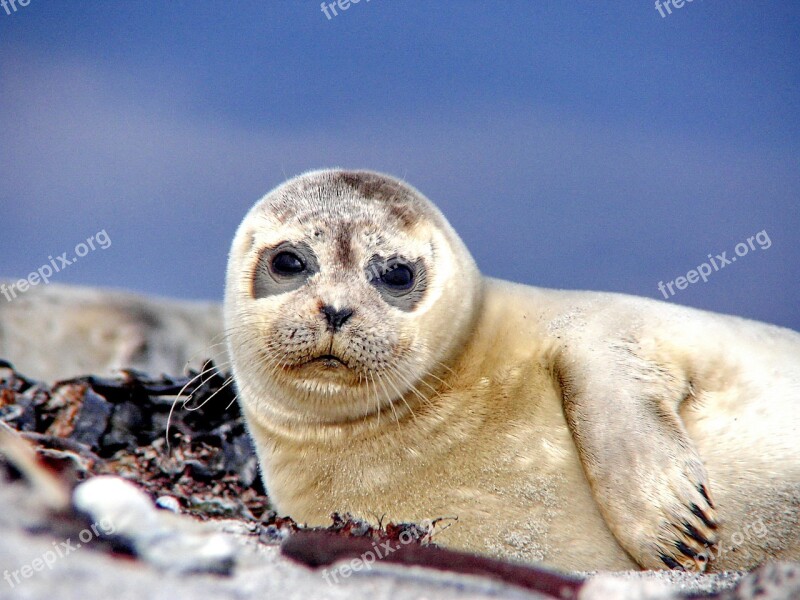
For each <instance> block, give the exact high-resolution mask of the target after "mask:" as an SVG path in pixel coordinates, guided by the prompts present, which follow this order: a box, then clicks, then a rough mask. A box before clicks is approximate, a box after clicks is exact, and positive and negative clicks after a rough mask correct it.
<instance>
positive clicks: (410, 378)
mask: <svg viewBox="0 0 800 600" xmlns="http://www.w3.org/2000/svg"><path fill="white" fill-rule="evenodd" d="M480 288H481V278H480V275H479V273H478V270H477V267H476V266H475V263H474V261H473V259H472V257H471V256H470V254H469V252H468V251H467V249H466V247H465V246H464V245H463V243H462V242H461V240H460V238H459V237H458V235H457V234H455V232H454V231H453V230H452V229H451V227H450V225H449V224H448V223H447V221H446V220H445V219H444V217H443V216H442V215H441V213H439V211H438V210H437V209H436V208H435V207H434V206H433V204H432V203H430V201H428V200H427V199H426V198H425V197H424V196H423V195H422V194H421V193H420V192H418V191H417V190H415V189H414V188H412V187H411V186H409V185H406V184H405V183H403V182H401V181H399V180H397V179H394V178H391V177H388V176H386V175H382V174H378V173H373V172H369V171H344V170H328V171H313V172H310V173H306V174H304V175H301V176H299V177H297V178H295V179H292V180H290V181H288V182H286V183H285V184H283V185H281V186H280V187H278V188H276V189H275V190H273V191H272V192H270V193H269V194H267V195H266V196H265V197H264V198H262V199H261V200H260V201H259V202H258V203H257V204H256V205H255V206H254V207H253V208H252V209H251V211H250V212H249V213H248V215H247V216H246V217H245V219H244V221H243V222H242V224H241V226H240V227H239V229H238V231H237V233H236V236H235V238H234V241H233V245H232V248H231V255H230V260H229V267H228V273H227V285H226V302H225V319H226V326H227V339H228V345H229V348H230V349H231V352H232V355H236V357H237V360H236V361H234V364H233V367H234V375H235V378H236V381H237V384H238V385H239V387H240V392H241V394H240V398H241V399H242V402H243V405H244V407H245V409H246V410H247V411H248V412H249V413H251V414H254V415H255V418H256V419H257V420H258V421H263V422H265V423H266V422H270V423H273V424H274V423H281V424H283V425H288V424H292V423H298V424H299V423H306V424H309V423H339V422H344V421H350V420H354V419H358V418H364V417H366V416H369V415H373V414H379V413H380V412H382V411H385V410H391V411H394V415H395V416H397V415H398V414H399V413H398V411H402V410H404V409H406V408H407V409H409V410H410V409H411V406H410V401H409V399H412V400H413V398H415V397H419V399H420V401H422V400H423V399H424V395H423V394H421V393H417V391H418V389H419V387H420V386H426V387H427V386H431V385H434V384H431V383H430V382H429V381H428V380H429V379H431V378H435V377H436V373H438V372H440V371H441V370H442V369H446V368H447V362H448V361H447V359H448V357H451V356H452V355H453V354H454V352H455V350H456V349H457V348H458V347H459V345H460V344H461V343H462V342H463V340H464V339H465V337H466V336H467V335H468V332H469V328H470V327H469V324H470V323H471V322H472V320H473V319H474V317H475V314H476V308H477V305H478V304H479V301H480ZM241 370H247V373H246V374H244V373H239V372H237V371H241ZM245 375H246V376H245ZM242 386H245V387H247V388H251V389H242ZM255 399H258V400H257V401H256V400H255ZM250 402H254V403H256V404H257V405H253V406H248V403H250Z"/></svg>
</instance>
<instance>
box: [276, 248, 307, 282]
mask: <svg viewBox="0 0 800 600" xmlns="http://www.w3.org/2000/svg"><path fill="white" fill-rule="evenodd" d="M272 270H273V271H274V272H275V273H277V274H278V275H287V276H289V275H297V274H298V273H302V272H303V271H305V270H306V265H305V263H304V262H303V259H302V258H300V257H299V256H298V255H297V254H295V253H294V252H289V251H286V250H284V251H282V252H278V253H277V254H276V255H275V256H274V257H272Z"/></svg>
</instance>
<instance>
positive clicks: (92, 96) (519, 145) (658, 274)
mask: <svg viewBox="0 0 800 600" xmlns="http://www.w3.org/2000/svg"><path fill="white" fill-rule="evenodd" d="M19 2H20V0H16V1H15V2H14V3H13V4H12V0H5V2H4V3H0V4H2V5H3V6H2V7H0V223H2V235H0V277H9V278H14V279H16V278H19V277H26V276H27V275H28V273H30V272H31V271H35V270H36V269H37V268H38V267H39V266H41V265H43V264H46V263H49V258H48V257H50V256H53V257H55V256H57V255H60V254H62V253H63V252H67V253H68V256H70V257H71V256H72V255H74V249H75V247H76V245H78V244H80V243H81V242H84V241H85V240H86V238H89V237H91V236H92V235H94V234H96V233H98V232H100V231H105V232H106V234H107V236H108V238H110V240H111V245H110V246H108V247H107V248H106V249H102V248H99V247H98V249H96V250H94V251H90V252H89V253H87V254H86V256H84V257H82V258H80V259H79V260H78V261H76V262H75V263H74V264H72V265H70V266H69V267H68V268H65V269H64V270H63V271H61V272H59V273H57V274H56V275H54V276H53V278H52V280H53V281H57V282H59V283H73V284H86V285H96V286H104V287H117V288H125V289H130V290H134V291H139V292H144V293H148V294H157V295H161V296H172V297H178V298H193V299H212V300H219V299H221V297H222V289H223V283H224V268H225V263H226V254H227V251H228V246H229V243H230V241H231V238H232V236H233V233H234V230H235V228H236V226H237V225H238V223H239V221H240V220H241V218H242V217H243V216H244V214H245V212H246V211H247V210H248V208H249V207H250V206H251V205H252V204H253V202H255V201H256V200H257V199H258V198H259V197H261V196H262V195H263V194H265V193H266V192H267V191H268V190H269V189H270V188H272V187H273V186H275V185H277V184H279V183H280V182H281V181H283V180H284V179H286V178H287V177H290V176H293V175H296V174H298V173H301V172H302V171H304V170H307V169H312V168H320V167H332V166H342V167H350V168H369V169H375V170H381V171H386V172H388V173H391V174H394V175H397V176H400V177H402V178H404V179H406V180H407V181H408V182H409V183H411V184H412V185H414V186H416V187H417V188H419V189H420V190H421V191H422V192H423V193H425V194H426V195H427V196H428V197H430V198H431V199H432V200H433V201H434V202H435V203H437V204H438V205H439V207H440V208H441V209H442V210H443V212H444V213H445V214H446V215H447V216H448V218H449V219H450V220H451V222H452V223H453V225H454V227H455V228H456V230H457V231H458V232H459V233H460V234H461V236H462V237H463V238H464V239H465V241H466V243H467V245H468V246H469V247H470V248H471V250H472V252H473V253H474V255H475V257H476V259H477V261H478V263H479V265H480V267H481V269H482V270H483V271H484V272H485V273H486V274H489V275H492V276H496V277H501V278H507V279H512V280H516V281H520V282H523V283H527V284H532V285H538V286H545V287H555V288H580V289H595V290H611V291H618V292H626V293H632V294H638V295H642V296H648V297H651V298H661V299H663V294H662V292H660V291H659V290H658V287H657V286H658V283H659V282H660V281H663V282H665V283H666V282H668V281H672V280H674V279H676V278H677V277H678V276H685V275H686V273H687V271H689V270H691V269H694V268H695V267H697V266H698V265H699V264H700V263H702V262H704V261H707V260H708V258H707V256H708V255H709V254H712V255H716V254H719V253H722V252H723V251H725V252H727V256H728V257H729V258H730V257H731V256H733V255H734V247H735V246H736V244H738V243H740V242H746V240H747V238H748V237H752V236H755V235H756V234H757V233H758V232H761V231H766V233H767V235H768V236H769V239H770V241H771V246H770V247H769V248H767V249H761V247H760V246H759V245H758V244H756V245H755V248H756V249H755V250H750V251H749V253H748V254H747V255H746V256H742V257H740V258H738V259H737V262H735V263H732V264H730V265H728V266H726V267H725V268H724V269H722V270H720V271H718V272H714V273H713V274H712V275H711V276H710V278H709V280H708V282H707V283H703V282H702V281H701V282H698V283H695V284H693V285H689V286H688V288H687V289H685V290H682V291H680V290H676V294H675V295H674V296H671V297H670V298H669V300H668V301H669V302H676V303H681V304H687V305H692V306H697V307H702V308H707V309H711V310H716V311H721V312H726V313H733V314H739V315H743V316H747V317H752V318H756V319H761V320H765V321H769V322H772V323H777V324H780V325H785V326H789V327H793V328H795V329H800V311H798V282H800V260H799V259H800V245H799V244H798V241H799V239H800V233H799V232H800V202H798V200H800V4H798V3H797V2H795V1H791V0H787V1H781V2H778V1H775V2H772V1H764V2H759V3H757V4H755V3H753V2H748V1H745V0H741V1H735V0H726V1H725V2H722V1H720V0H694V1H693V2H688V0H687V2H686V3H684V4H683V5H682V6H681V8H676V7H675V6H674V5H673V4H671V3H670V4H669V5H668V10H667V8H665V7H664V6H663V2H662V10H661V11H659V9H658V8H657V7H656V6H654V4H653V3H652V2H650V1H649V0H647V1H644V0H643V1H636V2H633V1H630V0H626V1H617V2H600V1H597V0H593V1H591V2H589V1H576V2H569V3H567V2H563V3H562V2H544V1H535V2H530V1H527V0H526V1H517V2H502V1H496V2H479V1H466V0H457V1H456V0H451V1H445V0H443V1H437V2H423V1H414V2H412V1H399V0H360V2H358V3H356V4H352V3H351V4H349V6H348V4H347V2H346V1H342V3H341V4H339V5H337V4H335V3H334V2H331V3H332V4H333V8H331V7H328V6H326V7H325V8H326V10H323V9H322V7H321V5H320V1H319V0H308V1H306V0H296V1H280V2H277V1H276V2H264V1H252V2H247V1H221V0H218V1H214V2H211V1H192V2H179V1H174V0H173V1H170V2H161V1H158V2H157V1H119V2H105V1H100V0H97V1H93V2H80V1H70V2H56V1H52V0H29V1H28V3H27V5H25V6H21V5H20V3H19ZM351 2H352V0H351ZM678 4H680V2H678ZM342 6H346V7H347V8H346V9H344V10H343V9H342V8H341V7H342ZM334 9H335V10H334ZM662 15H663V16H662ZM762 237H763V236H762ZM0 302H5V300H4V299H3V298H1V297H0Z"/></svg>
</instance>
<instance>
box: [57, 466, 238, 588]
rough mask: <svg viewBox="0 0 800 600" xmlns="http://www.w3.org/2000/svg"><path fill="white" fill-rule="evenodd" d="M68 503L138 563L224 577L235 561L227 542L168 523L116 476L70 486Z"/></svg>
mask: <svg viewBox="0 0 800 600" xmlns="http://www.w3.org/2000/svg"><path fill="white" fill-rule="evenodd" d="M73 504H74V506H75V508H76V509H77V510H79V511H80V512H83V513H85V514H87V515H89V517H90V518H91V519H93V522H94V524H97V525H99V527H98V529H99V531H100V532H101V533H102V534H103V535H104V536H105V537H115V538H119V539H121V540H122V541H123V542H124V543H125V544H126V545H127V546H128V547H130V548H131V549H132V550H133V551H134V552H135V554H136V555H137V556H138V557H139V558H141V559H142V560H144V561H146V562H148V563H150V564H152V565H154V566H155V567H157V568H159V569H162V570H164V571H169V572H173V573H220V574H228V573H230V571H231V569H232V568H233V565H234V562H235V559H236V548H235V546H234V545H233V544H232V543H231V541H230V540H229V539H227V538H226V537H224V536H223V535H222V534H220V533H217V532H216V531H213V530H211V529H209V528H206V527H203V526H202V525H201V524H200V523H197V522H195V521H193V520H191V519H188V518H180V517H176V518H174V519H169V518H166V517H169V516H170V515H169V514H168V513H164V512H159V511H157V510H156V509H155V507H154V506H153V504H152V503H151V502H150V498H148V496H147V495H146V494H145V493H144V492H142V491H141V490H139V489H138V488H137V487H136V486H134V485H133V484H132V483H130V482H128V481H125V480H124V479H121V478H119V477H111V476H100V477H94V478H92V479H90V480H88V481H86V482H85V483H82V484H80V485H79V486H78V487H76V488H75V492H74V493H73Z"/></svg>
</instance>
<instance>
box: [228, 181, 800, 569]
mask: <svg viewBox="0 0 800 600" xmlns="http://www.w3.org/2000/svg"><path fill="white" fill-rule="evenodd" d="M359 177H360V178H362V179H363V180H364V182H362V183H358V182H356V184H353V181H354V178H355V180H357V179H358V178H359ZM384 177H385V176H380V175H375V174H371V173H364V172H361V173H355V174H353V173H348V172H341V171H324V172H313V173H309V174H306V175H304V176H302V177H301V178H297V179H295V180H292V181H290V182H288V183H287V184H285V185H284V186H282V187H281V188H278V189H277V190H276V191H273V192H272V193H271V194H269V195H267V196H266V197H265V198H264V199H262V200H261V201H260V202H259V203H258V204H257V205H256V206H255V207H254V208H253V210H252V211H251V212H250V213H249V214H248V216H247V217H246V218H245V219H244V221H243V223H242V225H241V226H240V228H239V231H238V232H237V234H236V237H235V239H234V242H233V246H232V250H231V256H230V262H229V269H228V279H227V286H226V299H225V319H226V331H227V336H228V345H229V352H230V355H231V359H232V364H233V370H234V375H235V378H236V383H237V386H238V388H239V397H240V402H241V404H242V407H243V409H244V412H245V415H246V417H247V419H248V424H249V428H250V432H251V434H252V436H253V438H254V440H255V443H256V448H257V451H258V454H259V459H260V463H261V466H262V474H263V477H264V481H265V484H266V487H267V489H268V491H269V494H270V497H271V499H272V501H273V503H274V504H275V506H276V508H277V509H278V510H279V511H280V512H282V513H287V514H289V515H291V516H292V517H294V518H295V519H297V520H299V521H301V522H306V523H308V524H311V525H323V524H326V523H328V522H329V515H330V513H332V512H334V511H339V512H342V511H347V512H351V513H353V514H354V515H357V516H360V517H363V518H366V519H369V520H371V521H373V522H376V521H379V520H381V519H383V521H384V522H386V521H388V520H391V521H420V520H424V519H433V518H437V517H457V521H449V522H448V524H449V527H446V528H443V527H439V529H440V530H441V531H439V532H438V533H437V534H435V536H434V539H435V540H436V541H437V542H439V543H441V544H444V545H447V546H451V547H455V548H463V549H468V550H473V551H478V552H485V553H489V554H494V555H500V556H507V557H515V558H520V559H524V560H536V561H542V562H545V563H547V564H549V565H552V566H556V567H561V568H566V569H580V570H593V569H626V568H631V567H634V566H636V565H637V564H638V565H639V566H642V567H651V568H659V567H660V568H665V566H666V565H667V564H670V562H669V561H674V563H676V564H679V565H681V566H682V567H683V568H687V569H698V570H702V569H704V568H705V566H706V560H705V559H706V558H710V562H709V563H708V564H709V567H708V568H709V569H710V570H724V569H739V568H748V567H752V566H754V565H756V564H758V563H759V562H762V561H763V560H765V559H768V558H781V559H794V560H797V559H800V516H799V513H800V335H798V334H797V333H795V332H792V331H789V330H786V329H782V328H778V327H774V326H770V325H766V324H762V323H757V322H753V321H747V320H744V319H740V318H736V317H729V316H722V315H717V314H712V313H707V312H702V311H699V310H694V309H690V308H684V307H680V306H675V305H670V304H666V303H663V302H658V301H653V300H647V299H643V298H636V297H631V296H624V295H618V294H608V293H594V292H570V291H557V290H545V289H539V288H534V287H528V286H523V285H517V284H512V283H508V282H503V281H498V280H493V279H488V278H483V277H481V276H480V275H479V274H478V272H477V269H476V268H475V265H474V262H473V260H472V258H471V257H470V255H469V253H468V251H467V250H466V248H465V247H464V245H463V243H462V242H461V240H460V239H459V238H458V236H457V234H455V232H453V230H452V229H451V228H450V227H449V225H448V224H447V222H446V221H445V220H444V217H442V216H441V214H440V213H439V212H438V211H437V210H436V208H435V207H433V206H432V205H431V204H429V202H428V201H427V200H426V199H425V198H424V197H423V196H422V195H421V194H419V193H418V192H416V191H415V190H413V188H410V187H408V186H406V185H405V184H402V183H400V182H397V181H396V180H393V179H391V178H385V179H384V181H386V182H388V183H387V185H388V186H389V187H388V188H379V189H380V193H377V194H376V195H379V196H382V198H380V199H377V200H376V199H372V198H370V197H369V195H370V194H369V193H366V192H369V191H370V190H373V189H375V187H374V186H375V185H376V183H375V182H376V180H375V179H374V178H378V181H380V178H384ZM343 182H345V183H346V185H345V183H343ZM392 186H395V187H396V198H395V201H405V202H406V203H407V204H408V208H409V210H410V211H412V212H413V213H415V214H417V215H420V218H419V220H417V221H415V220H414V219H411V220H410V221H407V222H401V221H402V219H401V220H400V221H397V220H396V219H395V218H394V217H393V216H392V214H394V213H396V212H397V211H396V210H389V209H387V208H386V205H387V200H386V195H387V194H386V192H387V189H389V190H391V189H392ZM406 196H408V197H407V198H406V200H402V199H403V198H404V197H406ZM398 199H399V200H398ZM364 207H366V208H364ZM309 211H316V212H309ZM371 220H372V221H375V223H373V225H375V226H376V228H377V229H382V230H383V231H385V232H386V233H387V236H386V237H387V238H388V239H384V240H383V241H382V243H385V244H388V245H392V244H395V245H396V247H397V249H398V250H402V249H406V250H407V251H408V252H410V253H411V254H413V256H414V257H418V256H419V257H422V258H423V259H424V260H426V261H429V262H430V264H431V267H432V273H431V274H430V285H429V289H428V292H427V295H426V297H425V298H424V299H423V301H422V303H421V304H420V306H418V307H417V309H416V310H414V311H411V312H408V313H403V311H400V310H398V309H394V308H391V307H388V306H386V305H384V304H382V303H381V302H380V299H379V297H378V296H377V295H376V294H375V293H373V291H372V289H371V288H370V287H369V283H368V282H367V281H366V280H363V270H362V268H361V266H360V265H362V264H363V261H364V260H365V257H367V256H368V255H369V254H370V253H371V252H373V249H372V245H375V244H378V242H376V241H375V239H374V237H370V235H364V236H362V235H361V234H362V233H363V232H364V231H367V230H371V229H370V226H369V223H370V222H371ZM349 221H353V222H355V223H356V227H355V229H353V230H352V231H354V232H355V233H354V234H353V238H352V250H353V252H354V253H355V262H356V264H357V265H359V266H358V267H357V268H353V269H350V270H347V269H341V268H339V267H337V264H336V258H335V256H334V255H333V254H331V253H330V252H329V250H330V247H331V243H332V241H331V240H332V239H333V238H329V237H328V235H329V234H330V236H335V233H336V231H337V227H344V226H345V225H346V224H347V223H348V222H349ZM321 223H324V224H325V225H324V228H325V229H324V231H322V232H321V233H320V231H319V230H318V228H320V227H321ZM315 235H317V236H318V237H319V240H318V241H317V242H315V241H314V236H315ZM336 239H339V238H336ZM285 240H295V241H297V240H306V241H309V243H310V244H311V247H312V249H314V250H315V252H317V253H318V256H319V259H320V273H319V274H317V275H316V276H315V277H317V279H316V280H309V282H308V283H307V284H306V286H304V287H306V288H308V289H303V288H301V289H300V290H297V291H292V292H288V293H285V294H278V295H275V296H271V297H267V298H259V299H254V298H253V297H252V294H251V284H252V278H253V276H254V269H255V261H256V256H257V254H258V252H259V251H260V250H261V249H262V248H264V247H265V246H269V245H273V244H276V243H279V242H281V241H285ZM315 243H316V244H317V245H316V246H315V245H314V244H315ZM308 286H311V287H308ZM317 297H319V298H320V300H322V301H325V302H334V303H337V304H336V305H337V306H343V305H344V304H346V303H347V302H351V303H352V302H355V304H354V306H355V307H356V312H355V313H354V315H353V317H352V322H350V324H349V327H350V329H349V330H348V326H347V325H346V326H345V327H343V328H342V330H341V331H339V332H337V333H334V334H331V335H328V334H326V333H325V332H324V328H322V327H321V325H320V323H321V317H320V315H319V314H318V313H317V311H316V305H315V304H314V303H313V299H314V298H317ZM287 320H291V323H292V327H293V328H294V329H293V330H295V331H298V332H300V333H302V335H305V336H306V337H307V338H308V339H310V340H312V341H311V342H308V353H309V358H313V356H315V355H316V354H319V353H320V352H322V351H323V350H322V349H323V348H334V349H335V350H336V351H337V352H347V351H348V350H347V348H348V344H352V343H353V342H352V340H361V339H362V338H363V336H364V335H367V333H368V332H369V331H371V330H378V331H380V332H381V333H380V336H383V337H382V338H381V339H384V338H386V339H390V342H391V344H389V346H387V347H391V348H396V349H397V350H396V356H395V360H394V363H395V364H394V365H392V366H390V367H386V368H384V370H383V371H382V372H378V371H375V373H371V372H370V371H369V369H367V368H366V367H364V364H368V363H369V361H370V360H371V355H370V352H371V350H370V349H369V348H368V349H367V350H365V351H364V352H365V354H367V355H368V356H367V357H366V358H364V359H363V361H364V362H363V364H362V362H359V361H361V360H362V359H361V358H360V356H359V359H358V360H355V359H353V361H352V364H351V363H350V362H348V363H347V364H348V368H344V367H340V368H339V369H331V370H330V372H328V371H322V370H320V369H319V368H316V367H314V368H312V367H309V366H304V365H302V364H300V363H298V364H299V365H300V366H297V365H294V364H293V365H291V368H289V365H288V359H286V360H283V359H281V357H280V356H276V355H275V353H276V352H278V353H279V352H280V345H278V346H276V344H275V343H274V341H275V336H276V335H278V334H279V332H281V331H282V329H281V328H282V327H284V326H285V322H286V321H287ZM365 332H366V333H365ZM281 335H283V334H281ZM298 335H300V334H298ZM337 336H338V337H337ZM359 336H362V337H359ZM280 339H284V338H280ZM363 339H366V338H363ZM392 340H393V341H392ZM359 343H362V342H359ZM375 343H376V344H378V343H379V342H375ZM388 343H389V342H387V344H388ZM392 344H394V345H392ZM376 347H377V346H376ZM370 348H371V347H370ZM265 349H269V350H265ZM380 349H381V351H383V349H384V347H383V346H380ZM376 351H377V350H376ZM315 353H316V354H315ZM292 360H294V359H292ZM348 360H349V359H348ZM369 364H371V363H369ZM393 369H394V370H393ZM350 371H353V372H356V373H357V375H358V376H357V377H356V375H353V373H351V372H350ZM365 373H366V375H365ZM370 377H372V380H371V381H370ZM380 382H384V384H383V385H380V384H379V383H380ZM702 486H705V490H706V493H707V495H708V496H709V498H708V500H710V501H711V502H708V503H707V502H706V501H705V498H704V495H703V490H702V489H701V487H702ZM712 503H713V506H712ZM693 505H694V506H696V507H697V508H698V510H700V511H701V512H702V513H703V515H702V517H701V516H700V515H699V514H697V513H695V512H694V511H693ZM686 524H688V525H690V526H691V529H693V530H694V531H695V532H696V533H697V534H699V535H701V537H706V538H708V539H711V540H713V541H718V542H719V544H718V545H717V546H713V547H711V548H710V549H707V548H705V547H704V546H703V544H700V543H699V542H697V540H696V539H694V538H693V537H692V536H691V535H687V529H686V527H685V526H684V525H686ZM679 544H683V545H684V546H685V547H689V549H690V550H691V552H692V554H695V553H700V555H699V556H694V557H693V556H692V554H690V555H687V554H686V552H682V551H681V550H680V547H679ZM664 557H666V562H665V558H664Z"/></svg>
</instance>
